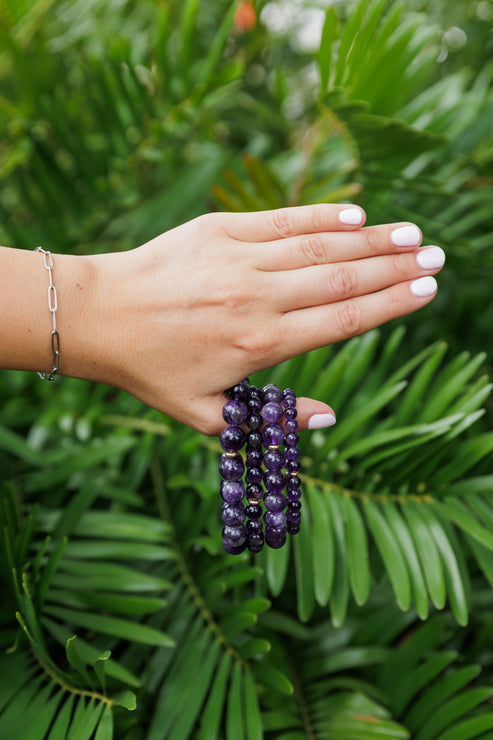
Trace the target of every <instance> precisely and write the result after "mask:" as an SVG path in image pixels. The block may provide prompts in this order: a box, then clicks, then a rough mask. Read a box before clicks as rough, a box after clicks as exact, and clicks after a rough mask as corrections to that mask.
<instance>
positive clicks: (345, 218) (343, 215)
mask: <svg viewBox="0 0 493 740" xmlns="http://www.w3.org/2000/svg"><path fill="white" fill-rule="evenodd" d="M339 221H340V222H341V223H342V224H350V225H352V226H356V225H357V224H360V223H361V222H362V221H363V213H362V211H361V210H360V209H359V208H345V209H344V210H343V211H340V212H339Z"/></svg>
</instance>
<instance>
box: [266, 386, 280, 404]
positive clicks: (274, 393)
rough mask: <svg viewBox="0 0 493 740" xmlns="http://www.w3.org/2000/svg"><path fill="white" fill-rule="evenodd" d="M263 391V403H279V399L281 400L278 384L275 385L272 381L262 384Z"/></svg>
mask: <svg viewBox="0 0 493 740" xmlns="http://www.w3.org/2000/svg"><path fill="white" fill-rule="evenodd" d="M263 391H264V401H265V403H267V402H268V401H276V402H277V403H280V401H281V400H282V392H281V389H280V388H279V386H278V385H275V384H274V383H269V384H268V385H264V387H263Z"/></svg>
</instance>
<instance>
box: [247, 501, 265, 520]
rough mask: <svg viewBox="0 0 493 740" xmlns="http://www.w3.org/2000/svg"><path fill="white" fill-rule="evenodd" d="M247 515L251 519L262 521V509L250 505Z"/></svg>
mask: <svg viewBox="0 0 493 740" xmlns="http://www.w3.org/2000/svg"><path fill="white" fill-rule="evenodd" d="M245 514H246V515H247V517H248V518H249V519H260V517H261V516H262V507H261V506H254V505H253V504H248V506H247V507H246V509H245Z"/></svg>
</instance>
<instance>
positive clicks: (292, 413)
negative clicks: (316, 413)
mask: <svg viewBox="0 0 493 740" xmlns="http://www.w3.org/2000/svg"><path fill="white" fill-rule="evenodd" d="M284 416H285V417H286V419H296V417H297V416H298V412H297V411H296V409H295V408H293V409H289V408H288V409H286V410H285V412H284Z"/></svg>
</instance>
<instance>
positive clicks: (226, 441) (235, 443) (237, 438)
mask: <svg viewBox="0 0 493 740" xmlns="http://www.w3.org/2000/svg"><path fill="white" fill-rule="evenodd" d="M245 440H246V434H245V432H244V431H243V429H240V427H237V426H229V427H226V429H223V431H222V432H221V434H220V436H219V444H220V445H221V447H222V448H223V450H224V451H225V452H238V450H241V448H242V447H243V445H244V444H245Z"/></svg>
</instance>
